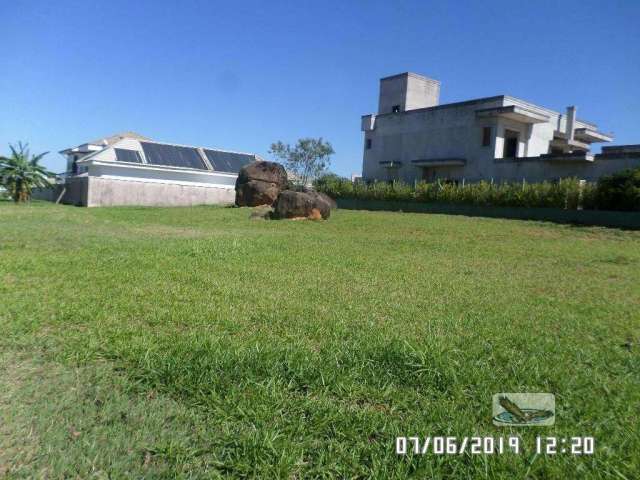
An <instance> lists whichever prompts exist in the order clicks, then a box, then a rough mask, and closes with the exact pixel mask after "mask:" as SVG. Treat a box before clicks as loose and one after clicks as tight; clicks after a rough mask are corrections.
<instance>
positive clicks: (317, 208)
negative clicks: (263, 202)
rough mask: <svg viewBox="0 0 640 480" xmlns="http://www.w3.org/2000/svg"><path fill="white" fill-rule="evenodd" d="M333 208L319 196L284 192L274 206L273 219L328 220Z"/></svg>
mask: <svg viewBox="0 0 640 480" xmlns="http://www.w3.org/2000/svg"><path fill="white" fill-rule="evenodd" d="M314 193H315V192H314ZM330 215H331V206H330V205H329V203H327V201H326V200H324V199H323V198H321V197H320V196H319V195H314V194H313V193H310V192H295V191H293V190H284V191H283V192H281V193H280V195H278V199H277V200H276V203H275V204H274V205H273V218H309V219H312V220H320V219H321V218H323V219H327V218H329V216H330Z"/></svg>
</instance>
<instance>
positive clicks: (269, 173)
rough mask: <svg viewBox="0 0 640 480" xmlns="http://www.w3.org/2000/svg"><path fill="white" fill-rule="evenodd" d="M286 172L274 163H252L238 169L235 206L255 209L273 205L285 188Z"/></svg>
mask: <svg viewBox="0 0 640 480" xmlns="http://www.w3.org/2000/svg"><path fill="white" fill-rule="evenodd" d="M286 185H287V172H286V171H285V169H284V167H283V166H282V165H280V164H279V163H275V162H262V161H258V162H253V163H250V164H249V165H245V166H244V167H242V168H241V169H240V173H239V174H238V179H237V180H236V205H237V206H239V207H257V206H259V205H273V203H274V202H275V201H276V198H278V195H279V194H280V192H281V191H282V190H283V189H284V188H286Z"/></svg>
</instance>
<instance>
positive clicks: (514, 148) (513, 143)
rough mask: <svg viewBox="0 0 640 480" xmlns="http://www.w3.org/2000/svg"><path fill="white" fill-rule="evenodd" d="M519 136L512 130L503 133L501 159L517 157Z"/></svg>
mask: <svg viewBox="0 0 640 480" xmlns="http://www.w3.org/2000/svg"><path fill="white" fill-rule="evenodd" d="M519 136H520V134H519V133H518V132H516V131H514V130H505V131H504V150H503V154H502V157H503V158H516V157H517V156H518V140H519Z"/></svg>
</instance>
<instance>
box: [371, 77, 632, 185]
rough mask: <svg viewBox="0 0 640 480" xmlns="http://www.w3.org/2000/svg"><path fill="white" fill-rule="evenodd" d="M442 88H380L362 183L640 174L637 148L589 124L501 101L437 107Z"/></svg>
mask: <svg viewBox="0 0 640 480" xmlns="http://www.w3.org/2000/svg"><path fill="white" fill-rule="evenodd" d="M439 97H440V82H438V81H436V80H433V79H430V78H427V77H424V76H422V75H417V74H414V73H402V74H399V75H393V76H391V77H386V78H383V79H381V80H380V96H379V101H378V113H377V114H370V115H364V116H363V117H362V124H361V125H362V131H363V132H364V154H363V178H364V180H365V181H376V180H379V181H392V180H402V181H405V182H409V183H413V182H414V181H423V180H424V181H435V180H451V181H462V180H466V181H469V182H474V181H480V180H494V181H497V182H500V181H522V180H523V179H524V180H526V181H529V182H539V181H543V180H557V179H559V178H566V177H578V178H581V179H585V180H596V179H597V178H599V177H600V176H602V175H605V174H610V173H613V172H616V171H619V170H623V169H625V168H631V167H638V166H640V152H638V151H637V149H634V147H637V146H633V145H630V146H619V147H610V148H603V153H602V154H598V155H593V154H592V153H591V145H592V144H594V143H599V142H610V141H612V140H613V136H612V135H611V134H606V133H603V132H601V131H599V129H598V127H597V126H596V125H595V124H594V123H592V122H589V121H585V120H581V119H578V118H577V117H576V108H575V107H573V106H572V107H568V108H567V110H566V112H565V113H564V114H561V113H559V112H556V111H553V110H550V109H547V108H544V107H541V106H538V105H534V104H532V103H529V102H526V101H524V100H521V99H518V98H514V97H510V96H507V95H498V96H495V97H487V98H479V99H475V100H469V101H465V102H458V103H449V104H443V105H440V104H439Z"/></svg>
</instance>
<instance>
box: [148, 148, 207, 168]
mask: <svg viewBox="0 0 640 480" xmlns="http://www.w3.org/2000/svg"><path fill="white" fill-rule="evenodd" d="M140 144H141V145H142V150H144V155H145V157H147V163H150V164H152V165H167V166H171V167H187V168H197V169H199V170H207V167H206V166H205V164H204V162H203V161H202V158H201V157H200V154H199V153H198V150H197V149H195V148H191V147H178V146H176V145H165V144H162V143H149V142H140Z"/></svg>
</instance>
